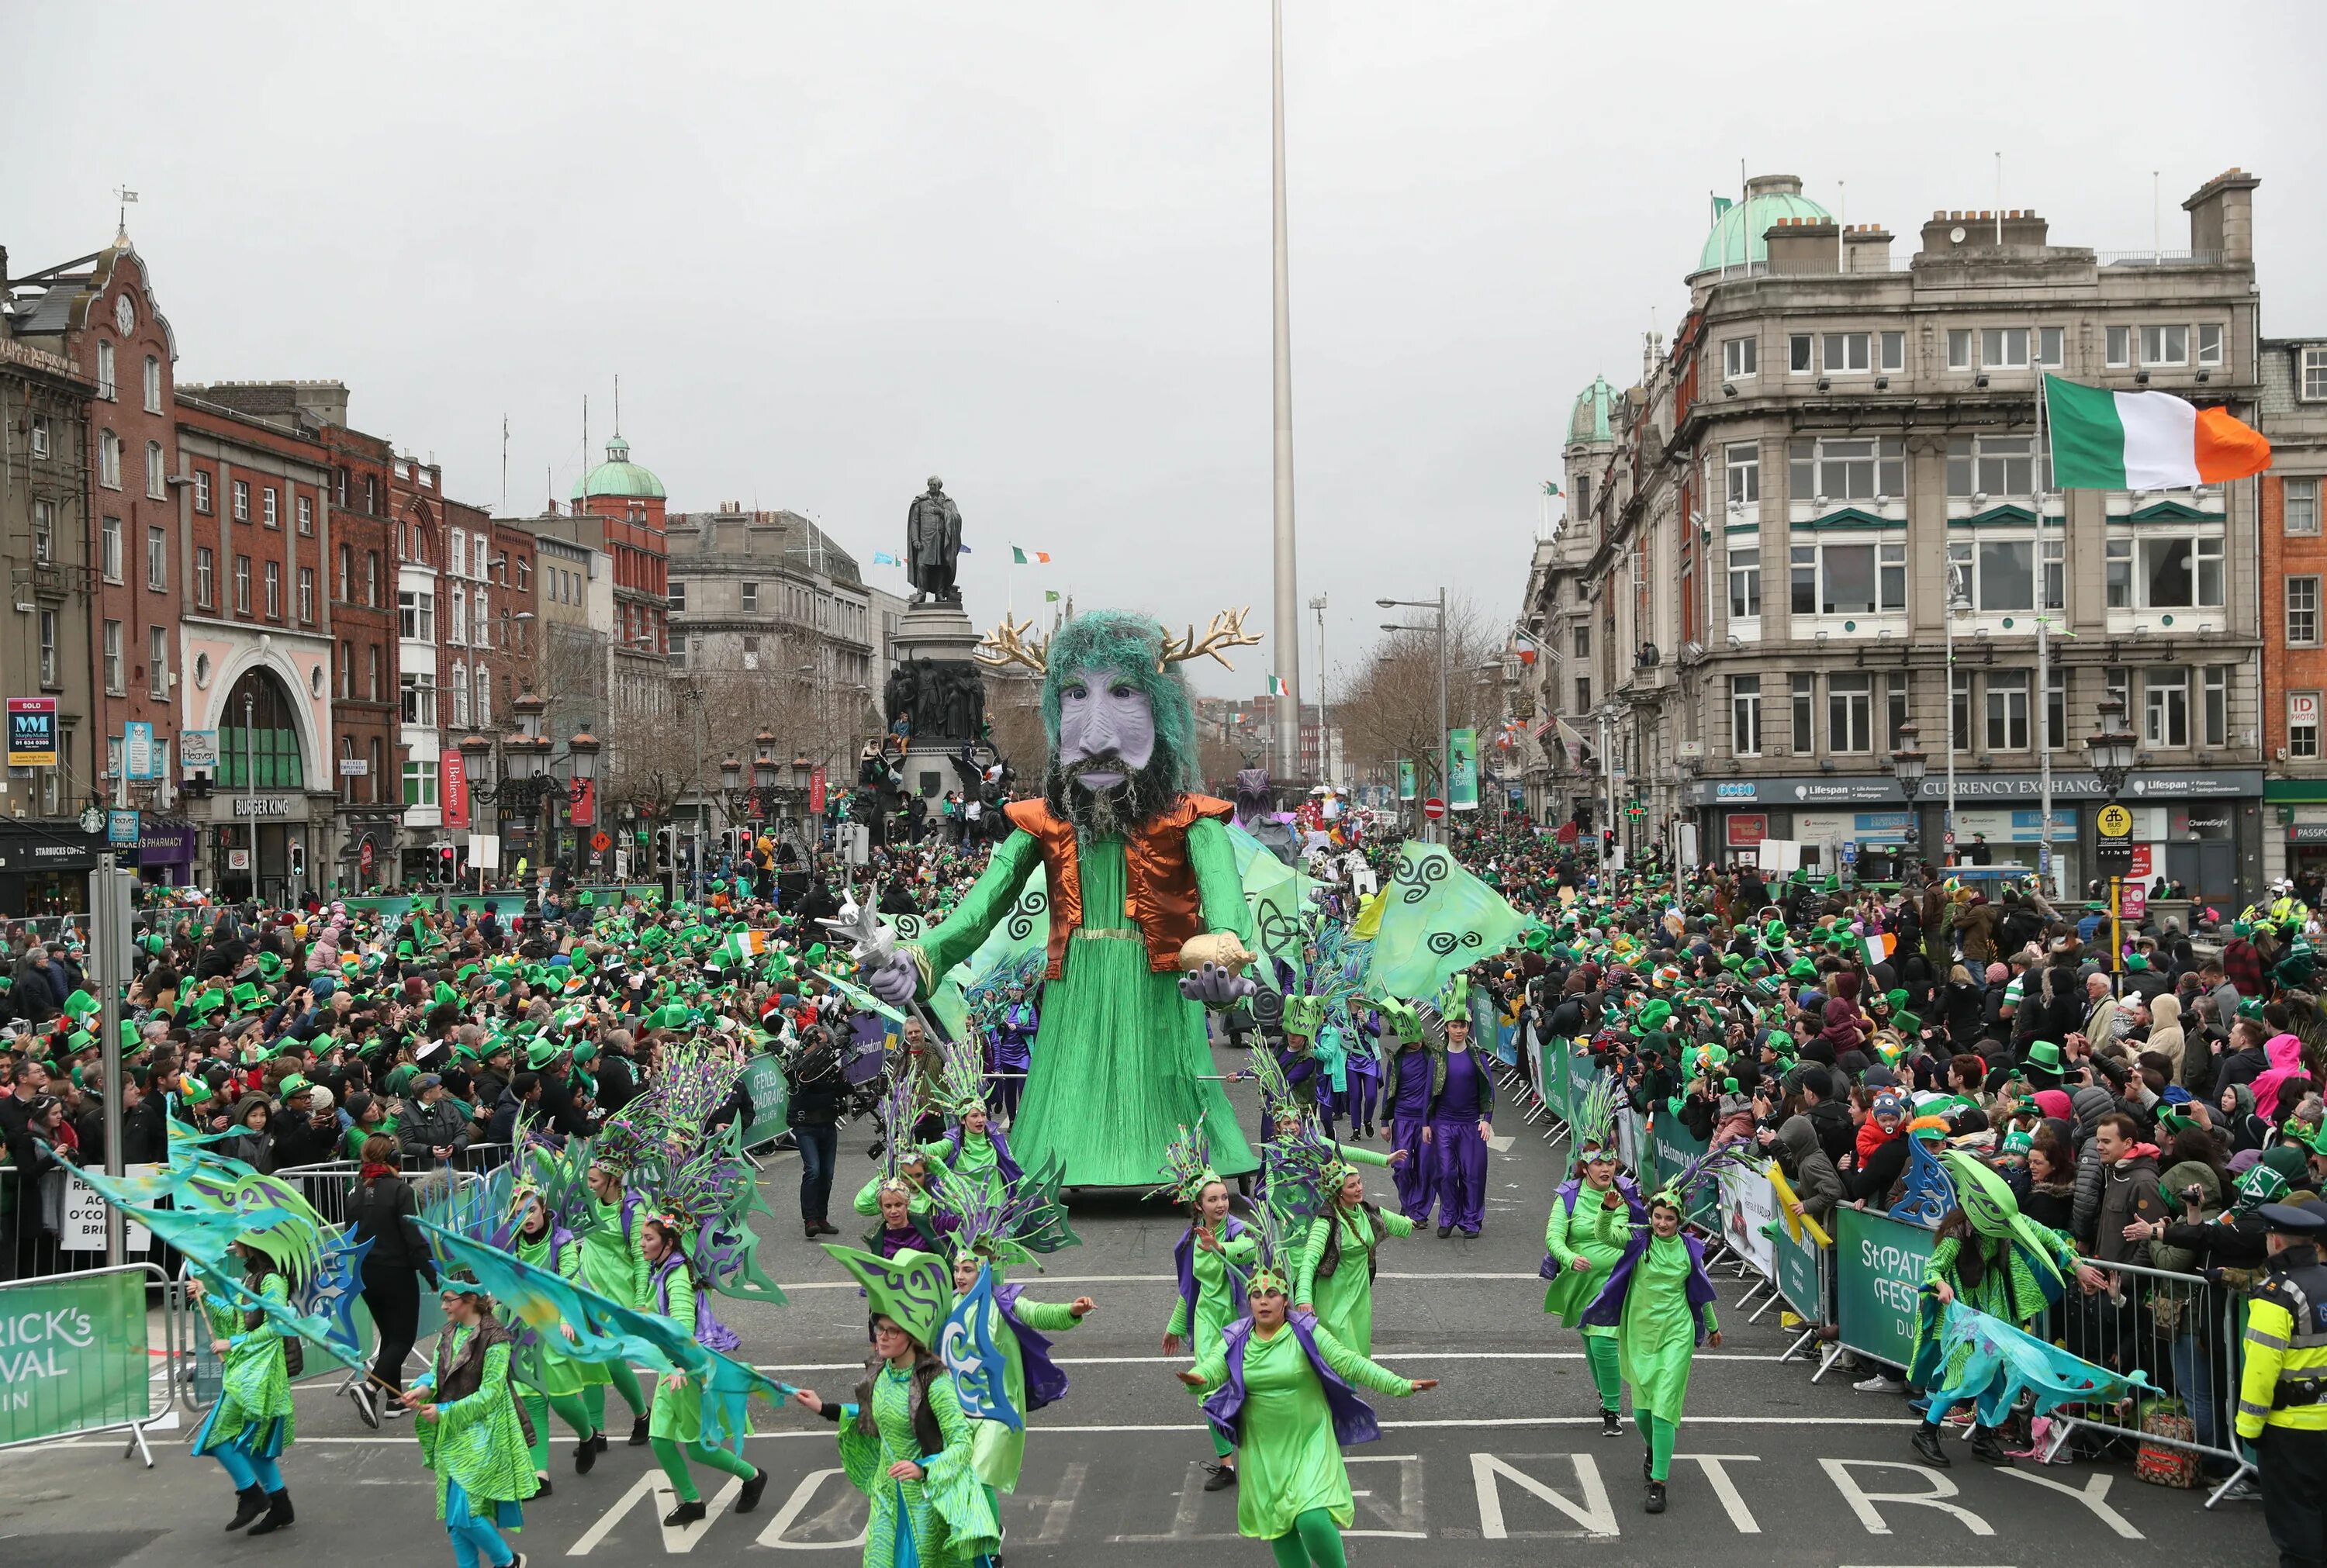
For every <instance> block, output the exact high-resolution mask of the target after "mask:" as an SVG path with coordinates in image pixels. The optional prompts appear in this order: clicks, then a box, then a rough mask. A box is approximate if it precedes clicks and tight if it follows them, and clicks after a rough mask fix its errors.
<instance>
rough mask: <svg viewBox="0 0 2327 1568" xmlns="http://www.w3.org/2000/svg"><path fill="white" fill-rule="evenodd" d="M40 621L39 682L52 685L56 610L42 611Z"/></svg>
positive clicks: (55, 678)
mask: <svg viewBox="0 0 2327 1568" xmlns="http://www.w3.org/2000/svg"><path fill="white" fill-rule="evenodd" d="M40 623H41V631H40V636H41V684H42V686H54V685H56V684H57V612H56V611H53V610H43V611H41V613H40Z"/></svg>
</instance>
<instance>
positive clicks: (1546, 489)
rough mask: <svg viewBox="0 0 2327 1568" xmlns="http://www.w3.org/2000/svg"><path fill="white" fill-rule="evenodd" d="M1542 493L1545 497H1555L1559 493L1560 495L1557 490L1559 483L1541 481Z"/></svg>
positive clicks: (1555, 481)
mask: <svg viewBox="0 0 2327 1568" xmlns="http://www.w3.org/2000/svg"><path fill="white" fill-rule="evenodd" d="M1543 493H1544V494H1546V495H1547V496H1556V495H1557V494H1559V493H1560V490H1559V481H1557V480H1550V479H1547V480H1546V481H1543Z"/></svg>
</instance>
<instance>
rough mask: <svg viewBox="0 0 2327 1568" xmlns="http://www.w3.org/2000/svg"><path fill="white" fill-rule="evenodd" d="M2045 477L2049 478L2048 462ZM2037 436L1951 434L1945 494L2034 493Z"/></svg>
mask: <svg viewBox="0 0 2327 1568" xmlns="http://www.w3.org/2000/svg"><path fill="white" fill-rule="evenodd" d="M2045 466H2046V471H2045V474H2044V479H2045V481H2046V485H2047V488H2048V489H2049V488H2050V481H2051V477H2052V476H2051V464H2050V463H2047V464H2046V465H2045ZM2036 477H2037V476H2036V438H2035V437H2034V436H2033V435H1979V436H1972V435H1951V436H1949V438H1948V495H1949V499H1956V500H1968V499H1975V498H1992V497H1996V496H2018V497H2026V496H2033V495H2034V494H2035V493H2036Z"/></svg>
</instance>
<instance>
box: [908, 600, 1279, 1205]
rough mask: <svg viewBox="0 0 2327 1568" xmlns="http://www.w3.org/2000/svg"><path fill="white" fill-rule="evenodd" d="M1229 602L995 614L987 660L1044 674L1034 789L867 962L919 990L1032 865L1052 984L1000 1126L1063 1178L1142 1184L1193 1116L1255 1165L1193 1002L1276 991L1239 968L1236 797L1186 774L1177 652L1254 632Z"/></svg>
mask: <svg viewBox="0 0 2327 1568" xmlns="http://www.w3.org/2000/svg"><path fill="white" fill-rule="evenodd" d="M1242 619H1243V617H1242V614H1241V612H1232V613H1229V614H1225V615H1220V616H1215V617H1214V618H1213V620H1212V624H1211V628H1210V631H1208V632H1207V633H1206V635H1205V636H1204V637H1202V638H1201V639H1199V638H1197V637H1196V636H1195V635H1194V633H1193V632H1192V631H1191V632H1190V634H1189V635H1188V636H1187V637H1186V638H1185V639H1182V638H1177V637H1173V635H1171V634H1170V633H1168V632H1166V631H1165V630H1164V628H1163V627H1161V626H1159V625H1157V624H1156V623H1155V622H1154V621H1151V620H1148V619H1146V618H1145V617H1144V616H1138V615H1133V614H1130V613H1127V612H1125V611H1094V612H1093V613H1090V614H1088V615H1079V616H1077V617H1076V618H1075V619H1074V620H1072V621H1068V622H1067V623H1066V625H1065V626H1063V627H1062V628H1061V629H1060V630H1059V632H1058V634H1057V635H1056V636H1055V637H1053V638H1051V640H1050V641H1049V643H1048V644H1046V645H1045V644H1041V643H1037V644H1033V645H1029V644H1028V643H1027V642H1025V641H1024V640H1023V637H1024V632H1025V627H1024V626H1023V625H1013V624H1011V623H1009V622H1007V621H1005V623H1004V624H1003V626H1002V628H1001V629H1000V630H998V631H996V632H995V634H994V635H993V636H992V637H990V638H988V639H987V640H986V644H985V645H984V647H983V648H982V649H981V650H980V654H979V657H980V658H983V659H985V660H986V662H987V663H989V664H1003V663H1010V662H1016V663H1022V664H1025V665H1028V666H1031V667H1033V668H1036V669H1040V670H1042V677H1043V678H1042V721H1043V725H1044V728H1045V730H1046V732H1047V733H1048V735H1049V739H1050V744H1051V756H1050V761H1049V765H1048V767H1047V768H1046V770H1044V774H1043V794H1042V798H1041V799H1036V800H1020V801H1015V802H1014V803H1012V804H1011V805H1009V806H1007V807H1004V811H1005V815H1006V816H1007V817H1008V818H1009V820H1010V823H1011V825H1012V826H1013V827H1014V829H1015V831H1014V832H1013V833H1012V834H1011V835H1010V836H1009V837H1008V838H1007V839H1005V840H1004V841H1003V843H1002V844H1001V845H998V846H996V847H995V851H994V857H993V860H992V862H991V863H989V864H988V865H987V867H986V874H985V875H983V876H982V877H980V878H979V879H978V881H977V885H976V886H975V887H973V888H972V889H971V890H970V891H969V892H968V894H967V896H966V897H965V898H964V899H963V900H962V901H961V903H960V904H959V905H958V906H957V907H956V909H955V910H954V911H953V913H952V914H951V915H950V916H949V918H948V919H946V920H945V922H944V923H943V924H942V925H940V926H939V927H938V928H937V929H935V930H933V931H930V932H929V933H928V934H926V935H925V936H924V937H923V938H921V941H920V942H919V943H918V944H913V945H910V946H906V947H901V948H899V949H898V951H897V953H896V954H895V956H894V957H892V958H891V959H890V960H889V961H888V962H887V963H886V964H884V965H882V966H879V967H877V968H874V969H872V970H871V971H870V972H869V973H868V975H867V977H866V984H867V985H868V986H869V987H870V988H871V989H872V990H873V992H874V994H876V995H879V996H880V997H881V998H882V999H883V1001H885V1002H888V1003H891V1004H892V1006H895V1005H902V1004H903V1003H905V1002H906V1001H907V1000H908V999H911V998H916V997H926V996H927V995H928V994H930V990H931V988H932V987H933V986H935V985H937V983H938V982H939V981H940V980H941V979H943V978H944V976H945V975H946V974H947V973H948V972H949V970H951V969H952V968H953V967H954V966H955V965H957V964H958V963H960V962H961V961H962V960H963V959H965V958H967V957H969V956H970V955H971V954H972V953H974V952H976V951H977V948H978V947H979V945H980V944H981V943H983V942H984V941H985V940H986V935H987V933H988V932H990V931H991V930H992V929H994V927H995V925H996V923H998V922H999V921H1000V920H1002V919H1005V917H1006V916H1008V914H1009V913H1010V911H1011V909H1012V907H1013V906H1014V904H1015V903H1016V902H1017V901H1018V897H1019V890H1020V887H1021V885H1022V884H1023V882H1025V881H1026V879H1027V878H1028V877H1030V876H1032V875H1033V873H1034V870H1035V868H1036V867H1037V866H1040V867H1041V868H1042V874H1043V877H1044V879H1045V882H1046V887H1047V892H1048V895H1049V909H1050V934H1049V943H1048V951H1047V959H1048V963H1047V967H1046V970H1045V974H1046V975H1047V978H1048V981H1049V985H1048V987H1047V989H1046V990H1045V991H1044V993H1043V997H1042V1023H1041V1026H1040V1027H1039V1029H1038V1030H1037V1031H1036V1032H1035V1036H1034V1048H1033V1067H1032V1068H1031V1069H1030V1070H1029V1074H1028V1077H1027V1080H1026V1088H1025V1093H1024V1096H1023V1098H1022V1100H1021V1102H1020V1105H1019V1110H1018V1115H1017V1119H1016V1120H1015V1121H1014V1123H1013V1124H1012V1125H1011V1128H1010V1141H1011V1143H1012V1145H1013V1148H1014V1153H1015V1154H1016V1156H1017V1159H1018V1162H1019V1163H1020V1164H1021V1165H1022V1166H1023V1167H1024V1168H1026V1169H1028V1170H1034V1169H1037V1168H1040V1167H1041V1166H1042V1164H1043V1163H1044V1162H1045V1161H1046V1160H1047V1159H1048V1158H1049V1157H1050V1156H1051V1155H1056V1156H1057V1157H1058V1158H1059V1160H1060V1162H1061V1171H1063V1175H1062V1177H1061V1180H1062V1181H1063V1182H1064V1184H1066V1185H1068V1186H1073V1187H1146V1186H1149V1185H1152V1184H1153V1182H1154V1178H1155V1170H1156V1162H1157V1161H1158V1160H1159V1159H1161V1158H1162V1155H1163V1151H1164V1147H1165V1145H1167V1144H1168V1143H1171V1141H1172V1139H1173V1136H1174V1135H1175V1134H1177V1132H1178V1131H1179V1129H1180V1128H1182V1127H1183V1126H1187V1127H1193V1126H1198V1125H1201V1126H1202V1127H1203V1128H1204V1130H1205V1131H1206V1133H1207V1134H1209V1136H1210V1146H1211V1150H1212V1154H1213V1162H1214V1165H1215V1168H1216V1169H1218V1170H1219V1171H1220V1173H1221V1174H1223V1175H1230V1176H1233V1175H1236V1174H1238V1173H1240V1172H1243V1171H1251V1170H1253V1169H1255V1168H1256V1167H1257V1163H1258V1162H1257V1161H1256V1160H1255V1158H1254V1157H1253V1153H1252V1150H1251V1147H1250V1145H1249V1144H1248V1143H1246V1142H1245V1137H1244V1134H1243V1133H1242V1132H1241V1131H1240V1130H1239V1129H1238V1126H1237V1123H1236V1116H1235V1114H1234V1113H1233V1112H1232V1111H1231V1110H1230V1109H1229V1099H1228V1096H1227V1095H1226V1094H1225V1093H1224V1092H1223V1091H1222V1090H1221V1087H1220V1084H1219V1082H1218V1081H1217V1080H1214V1079H1211V1078H1210V1075H1211V1074H1213V1073H1214V1072H1215V1071H1217V1069H1216V1068H1215V1067H1214V1065H1213V1061H1212V1052H1211V1049H1210V1042H1209V1041H1208V1039H1207V1036H1206V1033H1205V1028H1204V1008H1205V1007H1206V1006H1207V1005H1210V1006H1213V1007H1226V1006H1229V1005H1230V1004H1232V1003H1236V1002H1238V1001H1241V1000H1244V999H1246V998H1248V997H1249V998H1252V999H1253V1001H1254V1002H1255V1003H1256V1008H1257V1009H1260V1008H1268V1007H1270V1006H1271V1005H1272V1004H1276V1003H1281V999H1279V998H1278V997H1277V996H1276V993H1275V992H1273V991H1266V990H1263V991H1261V992H1259V993H1258V994H1257V995H1256V994H1255V987H1254V985H1253V983H1252V982H1251V981H1249V980H1247V979H1245V978H1243V977H1242V975H1241V971H1242V969H1243V968H1244V966H1245V965H1247V964H1248V963H1249V962H1250V961H1251V959H1252V954H1251V953H1250V951H1248V941H1249V939H1250V936H1251V926H1250V921H1249V917H1248V913H1247V911H1246V906H1245V898H1244V887H1243V879H1242V878H1241V877H1240V876H1239V875H1238V872H1237V863H1236V854H1235V851H1234V848H1233V846H1232V845H1230V843H1229V834H1228V819H1229V817H1230V815H1231V814H1232V813H1233V812H1234V811H1235V809H1236V808H1235V807H1234V806H1233V805H1232V804H1230V803H1229V802H1228V801H1226V800H1216V799H1213V798H1211V797H1210V796H1206V795H1201V794H1198V793H1195V792H1194V790H1193V789H1192V785H1193V784H1194V783H1195V781H1196V740H1195V714H1194V708H1193V706H1192V703H1191V701H1190V699H1189V695H1188V686H1187V682H1186V680H1185V679H1184V677H1182V675H1181V674H1180V672H1179V671H1178V670H1177V669H1175V668H1174V667H1173V666H1174V665H1176V664H1178V663H1179V662H1181V661H1182V660H1184V659H1188V658H1199V657H1203V656H1206V655H1209V656H1210V657H1211V658H1220V649H1222V648H1233V647H1238V646H1244V645H1249V644H1251V643H1254V642H1256V641H1257V640H1258V639H1256V638H1253V637H1249V636H1247V635H1246V634H1245V633H1244V630H1243V627H1242ZM1220 662H1221V663H1223V664H1226V663H1227V662H1228V661H1227V660H1226V659H1225V658H1221V659H1220ZM1264 1022H1266V1020H1264Z"/></svg>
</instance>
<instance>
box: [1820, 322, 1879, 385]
mask: <svg viewBox="0 0 2327 1568" xmlns="http://www.w3.org/2000/svg"><path fill="white" fill-rule="evenodd" d="M1820 347H1821V349H1822V351H1823V352H1822V358H1823V360H1824V363H1825V365H1826V372H1827V375H1829V376H1857V375H1864V373H1865V372H1867V371H1868V370H1871V369H1874V340H1873V338H1872V337H1870V336H1869V335H1868V334H1867V333H1864V332H1827V333H1826V334H1825V341H1824V343H1823V344H1821V345H1820Z"/></svg>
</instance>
